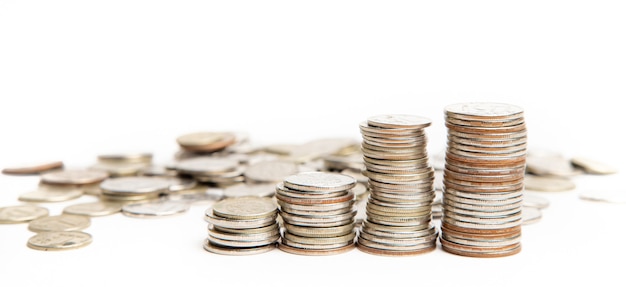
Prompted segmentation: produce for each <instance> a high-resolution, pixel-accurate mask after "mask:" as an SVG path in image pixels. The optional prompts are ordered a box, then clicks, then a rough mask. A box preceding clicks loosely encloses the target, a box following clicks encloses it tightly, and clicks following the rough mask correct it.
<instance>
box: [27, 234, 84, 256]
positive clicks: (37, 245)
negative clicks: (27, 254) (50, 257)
mask: <svg viewBox="0 0 626 287" xmlns="http://www.w3.org/2000/svg"><path fill="white" fill-rule="evenodd" d="M91 241H92V237H91V235H90V234H89V233H85V232H82V231H51V232H41V233H38V234H36V235H34V236H32V237H31V238H29V239H28V243H27V246H28V247H30V248H32V249H35V250H41V251H59V250H70V249H76V248H80V247H85V246H87V245H89V244H90V243H91Z"/></svg>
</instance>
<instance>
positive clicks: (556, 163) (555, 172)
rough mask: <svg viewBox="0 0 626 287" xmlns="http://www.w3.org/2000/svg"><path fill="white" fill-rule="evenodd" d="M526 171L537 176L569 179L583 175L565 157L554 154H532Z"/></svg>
mask: <svg viewBox="0 0 626 287" xmlns="http://www.w3.org/2000/svg"><path fill="white" fill-rule="evenodd" d="M526 171H527V172H529V173H531V174H533V175H537V176H555V177H569V176H575V175H579V174H581V172H580V171H579V170H577V169H575V168H574V165H572V162H571V161H570V160H569V159H567V158H565V157H564V156H563V155H561V154H558V153H554V154H550V153H548V154H546V153H539V154H538V153H534V154H533V153H530V154H529V156H528V158H527V161H526Z"/></svg>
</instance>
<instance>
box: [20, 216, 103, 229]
mask: <svg viewBox="0 0 626 287" xmlns="http://www.w3.org/2000/svg"><path fill="white" fill-rule="evenodd" d="M89 225H91V220H90V219H89V217H88V216H82V215H71V214H61V215H55V216H46V217H40V218H37V219H35V220H33V221H31V222H29V223H28V230H30V231H33V232H47V231H76V230H82V229H85V228H87V227H89Z"/></svg>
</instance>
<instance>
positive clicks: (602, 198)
mask: <svg viewBox="0 0 626 287" xmlns="http://www.w3.org/2000/svg"><path fill="white" fill-rule="evenodd" d="M579 197H580V199H583V200H588V201H598V202H607V203H626V191H624V190H623V189H600V190H596V189H593V190H584V191H582V192H581V193H580V194H579Z"/></svg>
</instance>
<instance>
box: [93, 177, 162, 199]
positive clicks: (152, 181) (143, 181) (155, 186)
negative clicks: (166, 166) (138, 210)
mask: <svg viewBox="0 0 626 287" xmlns="http://www.w3.org/2000/svg"><path fill="white" fill-rule="evenodd" d="M171 185H172V181H171V180H169V179H167V178H161V177H149V176H129V177H117V178H109V179H107V180H105V181H103V182H102V183H101V184H100V189H102V196H101V197H102V198H103V199H104V200H108V201H137V200H142V201H145V200H151V199H155V198H158V197H159V195H160V194H164V193H167V192H168V191H169V188H170V186H171Z"/></svg>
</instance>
